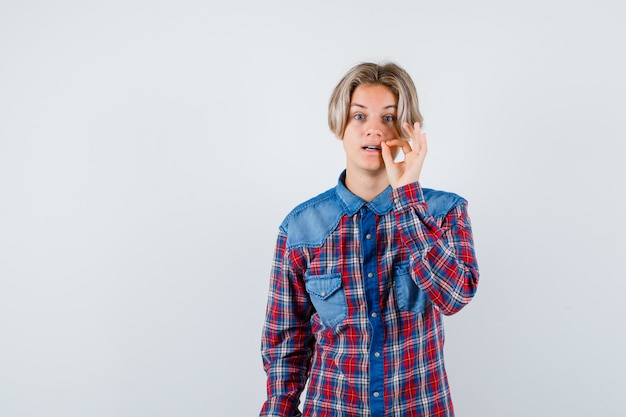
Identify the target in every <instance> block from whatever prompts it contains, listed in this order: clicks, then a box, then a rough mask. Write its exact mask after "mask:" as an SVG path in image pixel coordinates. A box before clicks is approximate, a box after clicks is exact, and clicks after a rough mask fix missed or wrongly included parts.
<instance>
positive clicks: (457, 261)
mask: <svg viewBox="0 0 626 417" xmlns="http://www.w3.org/2000/svg"><path fill="white" fill-rule="evenodd" d="M392 198H393V203H394V212H395V216H396V222H397V224H398V229H399V232H400V236H401V239H402V241H403V243H404V244H406V245H407V246H408V249H409V252H410V254H411V255H410V256H411V267H412V277H413V279H414V280H415V283H416V284H417V285H418V286H419V287H420V288H421V289H423V290H424V291H426V292H427V294H428V295H429V298H430V300H431V301H432V302H433V303H434V304H435V305H436V306H437V307H438V308H439V310H440V311H441V312H442V313H443V314H446V315H452V314H454V313H456V312H458V311H459V310H461V308H463V307H464V306H465V305H466V304H467V303H469V302H470V300H471V299H472V298H473V296H474V294H475V293H476V289H477V286H478V264H477V262H476V255H475V252H474V242H473V237H472V228H471V223H470V218H469V215H468V213H467V201H465V200H462V199H460V200H459V201H458V202H457V203H456V204H455V205H454V206H453V207H451V208H450V209H449V211H448V212H447V214H445V217H444V218H443V219H440V220H439V221H437V220H436V219H434V218H433V217H432V215H430V214H429V213H428V211H427V207H428V206H427V203H426V201H425V199H424V195H423V192H422V189H421V187H420V185H419V183H417V182H416V183H413V184H408V185H405V186H403V187H399V188H397V189H394V190H393V194H392Z"/></svg>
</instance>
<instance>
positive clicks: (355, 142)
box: [343, 84, 400, 176]
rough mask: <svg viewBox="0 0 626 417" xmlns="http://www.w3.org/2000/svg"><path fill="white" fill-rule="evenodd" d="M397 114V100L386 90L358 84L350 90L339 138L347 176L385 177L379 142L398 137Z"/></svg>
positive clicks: (380, 87)
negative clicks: (348, 106)
mask: <svg viewBox="0 0 626 417" xmlns="http://www.w3.org/2000/svg"><path fill="white" fill-rule="evenodd" d="M397 111H398V100H397V99H396V97H395V95H394V94H393V92H392V91H391V90H390V89H389V88H388V87H385V86H382V85H377V84H362V85H360V86H358V87H357V88H356V89H355V90H354V92H353V93H352V99H351V101H350V113H349V117H348V123H347V124H346V130H345V132H344V135H343V147H344V150H345V152H346V169H347V170H348V172H349V173H352V174H356V175H359V176H362V175H367V176H372V175H386V173H385V164H384V162H383V158H382V152H381V148H380V143H381V142H383V141H385V140H389V139H396V138H400V134H399V132H398V129H397V127H396V117H397Z"/></svg>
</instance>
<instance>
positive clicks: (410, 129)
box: [402, 122, 415, 139]
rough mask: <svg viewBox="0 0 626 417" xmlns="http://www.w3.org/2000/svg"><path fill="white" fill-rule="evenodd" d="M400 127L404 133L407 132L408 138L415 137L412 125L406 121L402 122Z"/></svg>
mask: <svg viewBox="0 0 626 417" xmlns="http://www.w3.org/2000/svg"><path fill="white" fill-rule="evenodd" d="M402 128H403V129H404V131H405V132H406V133H408V134H409V137H410V138H412V139H414V138H415V129H413V127H412V126H411V125H410V124H409V123H408V122H404V123H402Z"/></svg>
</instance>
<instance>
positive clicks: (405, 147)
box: [384, 139, 412, 154]
mask: <svg viewBox="0 0 626 417" xmlns="http://www.w3.org/2000/svg"><path fill="white" fill-rule="evenodd" d="M384 143H385V144H386V145H387V146H389V147H390V148H393V147H396V148H400V149H402V152H403V153H404V154H407V153H409V152H411V149H412V148H411V144H410V143H409V142H408V141H406V140H404V139H390V140H387V141H385V142H384Z"/></svg>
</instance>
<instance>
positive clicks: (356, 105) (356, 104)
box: [350, 103, 398, 109]
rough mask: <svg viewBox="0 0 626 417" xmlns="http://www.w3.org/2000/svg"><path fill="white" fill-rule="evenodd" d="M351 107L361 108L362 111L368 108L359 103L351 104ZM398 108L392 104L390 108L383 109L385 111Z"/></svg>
mask: <svg viewBox="0 0 626 417" xmlns="http://www.w3.org/2000/svg"><path fill="white" fill-rule="evenodd" d="M350 107H360V108H362V109H367V107H365V106H364V105H362V104H359V103H352V104H350ZM397 108H398V106H396V105H395V104H390V105H388V106H385V107H383V109H397Z"/></svg>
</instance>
